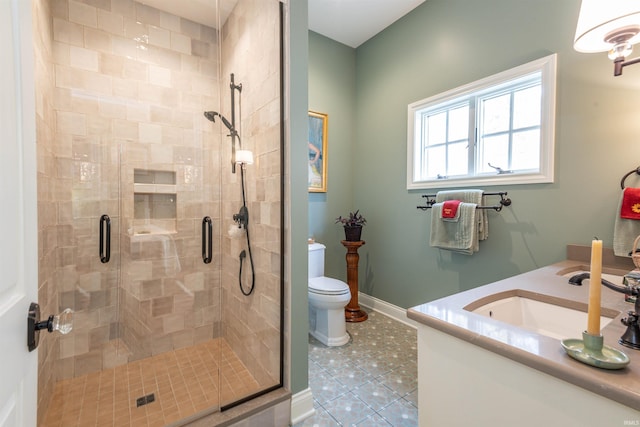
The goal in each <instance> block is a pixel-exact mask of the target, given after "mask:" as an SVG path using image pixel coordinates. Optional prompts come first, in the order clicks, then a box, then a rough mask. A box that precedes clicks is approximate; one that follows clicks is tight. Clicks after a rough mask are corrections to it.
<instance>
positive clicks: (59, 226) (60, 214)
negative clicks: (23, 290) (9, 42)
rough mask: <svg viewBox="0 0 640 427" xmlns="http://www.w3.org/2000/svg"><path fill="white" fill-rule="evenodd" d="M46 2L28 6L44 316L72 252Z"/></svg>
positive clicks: (46, 390) (42, 385)
mask: <svg viewBox="0 0 640 427" xmlns="http://www.w3.org/2000/svg"><path fill="white" fill-rule="evenodd" d="M49 6H50V5H49V2H46V1H37V0H34V1H33V2H32V10H33V32H34V34H33V39H34V59H35V70H34V71H35V88H36V131H37V134H36V143H37V145H36V149H37V156H38V177H37V182H38V302H39V304H40V309H41V313H42V316H48V315H49V313H56V312H57V309H58V287H57V284H58V283H59V281H60V278H61V276H62V275H63V271H64V266H65V265H68V264H69V263H72V262H73V258H74V251H73V250H68V247H69V244H70V241H69V230H70V227H69V222H68V218H69V211H68V207H69V201H70V200H71V192H70V191H68V190H65V189H64V188H63V187H62V186H61V185H59V183H60V182H61V181H63V176H64V168H63V166H64V164H63V163H61V162H58V161H57V160H56V151H57V149H58V148H60V149H61V150H63V149H64V147H58V144H56V139H55V126H56V123H55V121H56V119H55V112H54V107H53V105H52V102H53V98H54V97H53V74H52V73H50V72H49V70H50V69H51V63H52V56H53V47H52V41H51V19H50V15H51V11H50V8H49ZM58 354H59V353H58V336H57V335H54V334H44V333H43V334H41V339H40V344H39V347H38V419H42V417H43V415H44V413H45V412H46V410H47V407H48V405H49V401H50V398H51V395H52V394H53V386H54V384H55V381H56V380H57V376H56V361H57V360H58Z"/></svg>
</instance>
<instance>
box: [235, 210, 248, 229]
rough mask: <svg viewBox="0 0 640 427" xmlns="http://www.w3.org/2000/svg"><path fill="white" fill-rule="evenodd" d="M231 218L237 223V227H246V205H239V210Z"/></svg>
mask: <svg viewBox="0 0 640 427" xmlns="http://www.w3.org/2000/svg"><path fill="white" fill-rule="evenodd" d="M233 220H234V221H235V222H236V224H238V227H242V226H244V227H245V228H246V227H247V225H248V224H249V210H248V209H247V207H246V206H243V207H241V208H240V212H238V213H237V214H234V215H233Z"/></svg>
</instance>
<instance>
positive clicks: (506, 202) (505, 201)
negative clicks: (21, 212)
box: [416, 168, 640, 212]
mask: <svg viewBox="0 0 640 427" xmlns="http://www.w3.org/2000/svg"><path fill="white" fill-rule="evenodd" d="M638 170H640V168H638ZM632 172H635V171H632ZM639 174H640V172H639ZM483 195H484V196H500V200H499V201H498V203H499V204H497V205H493V206H477V207H476V209H493V210H495V211H496V212H500V211H501V210H502V208H503V207H504V206H511V199H510V198H508V197H505V196H506V195H507V192H506V191H500V192H497V193H484V194H483ZM422 197H424V198H425V199H427V201H426V202H425V203H426V206H416V208H418V209H422V210H427V209H431V208H432V207H433V205H434V204H435V203H436V200H435V199H434V197H436V195H435V194H423V195H422Z"/></svg>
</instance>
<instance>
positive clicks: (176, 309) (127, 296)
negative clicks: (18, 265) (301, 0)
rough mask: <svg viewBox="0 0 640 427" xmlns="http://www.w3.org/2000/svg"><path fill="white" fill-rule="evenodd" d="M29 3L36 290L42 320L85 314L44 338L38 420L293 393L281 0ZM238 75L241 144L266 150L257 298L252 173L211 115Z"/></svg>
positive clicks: (259, 164)
mask: <svg viewBox="0 0 640 427" xmlns="http://www.w3.org/2000/svg"><path fill="white" fill-rule="evenodd" d="M207 3H208V4H207ZM32 4H33V17H34V40H35V46H34V50H35V63H36V96H37V99H36V104H37V118H36V123H37V148H38V218H39V220H38V222H39V223H38V230H39V253H38V257H39V295H38V297H39V302H40V305H41V308H42V312H43V315H48V314H51V313H58V312H60V311H62V310H63V309H65V308H71V309H73V310H74V311H75V317H74V325H73V331H72V332H71V333H69V334H68V335H59V334H55V333H54V334H46V336H42V337H41V339H40V347H39V348H38V351H39V367H38V369H39V372H38V388H39V393H38V424H39V425H40V426H49V425H56V426H71V425H118V426H121V425H167V424H171V423H180V422H181V420H184V419H188V418H190V417H193V416H194V415H195V414H199V413H200V414H203V413H207V412H215V411H218V410H220V409H223V410H224V409H225V408H226V407H229V406H233V405H235V404H237V403H238V402H242V401H243V400H246V399H250V398H251V397H252V396H254V395H256V394H260V393H263V392H265V391H267V390H270V389H273V388H277V387H280V386H281V385H282V327H281V325H282V255H283V254H282V214H283V212H282V191H281V188H282V185H281V183H282V160H281V159H282V132H281V115H282V111H281V110H282V109H281V93H282V87H281V48H280V46H281V37H282V36H281V22H280V21H281V17H280V15H281V12H280V2H279V1H277V0H208V2H205V1H202V0H182V1H173V0H168V1H160V0H144V1H140V2H135V1H132V0H33V3H32ZM232 73H233V74H234V76H235V81H236V84H239V83H240V84H241V85H242V91H241V93H237V95H236V96H237V98H236V102H235V104H236V105H235V112H234V114H235V118H236V128H237V131H238V134H239V141H238V143H239V146H238V147H236V148H237V149H240V148H242V149H243V150H251V151H252V152H253V156H254V159H255V161H254V163H253V164H251V165H244V166H240V165H238V168H239V167H243V168H245V169H244V170H243V172H244V176H245V178H246V198H247V208H248V211H249V216H250V222H249V227H250V228H249V230H250V233H251V249H252V254H253V258H254V264H253V270H254V271H253V272H254V273H255V278H256V279H255V290H254V292H253V293H252V294H251V295H249V296H245V295H243V294H242V293H241V291H240V289H239V280H242V281H244V283H248V282H249V281H250V279H249V276H250V275H251V274H252V273H253V272H252V271H251V270H252V269H251V267H250V266H248V265H247V264H246V263H245V265H244V267H243V271H242V276H244V277H241V278H239V277H238V276H239V266H240V259H239V255H240V253H241V252H242V251H243V250H247V249H248V248H247V242H246V239H245V238H244V237H243V234H242V232H240V233H238V232H237V230H232V229H230V228H231V227H237V225H236V223H234V221H233V215H234V214H236V213H237V212H238V209H239V208H240V207H241V205H242V194H241V192H242V190H241V187H240V174H239V173H232V168H231V156H232V153H231V149H232V145H231V140H230V138H229V137H228V129H227V128H226V127H224V126H222V124H221V123H219V122H218V121H216V123H212V122H210V121H209V120H207V119H206V118H205V117H204V115H203V112H205V111H209V110H215V111H217V112H219V113H220V114H222V115H224V116H226V117H230V116H231V113H232V112H231V111H230V109H231V103H230V91H229V84H230V75H231V74H232ZM206 217H209V218H211V221H210V222H208V221H204V222H203V219H204V218H206ZM107 224H110V248H109V251H108V252H109V253H106V252H107V251H106V244H105V242H104V239H106V238H107V237H109V233H107ZM209 227H210V228H209ZM101 228H102V230H103V242H102V243H100V229H101ZM232 231H233V232H232ZM208 233H211V236H212V238H211V243H212V245H211V248H212V250H211V252H210V253H207V254H203V244H202V238H203V234H204V235H205V236H206V237H207V238H208V236H209V234H208ZM205 246H207V245H205ZM205 249H206V250H207V251H208V249H207V248H205ZM203 255H207V256H210V258H211V262H208V263H207V262H204V261H203ZM107 258H108V261H107V260H106V259H107Z"/></svg>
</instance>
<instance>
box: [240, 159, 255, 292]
mask: <svg viewBox="0 0 640 427" xmlns="http://www.w3.org/2000/svg"><path fill="white" fill-rule="evenodd" d="M240 184H241V186H242V209H240V212H244V218H240V221H241V223H244V229H245V235H246V236H247V250H248V251H249V264H250V265H251V287H249V290H248V291H247V290H245V289H244V287H243V286H242V267H243V265H244V260H245V258H246V257H247V253H246V251H245V250H243V251H242V252H240V271H239V273H238V285H239V286H240V292H242V294H243V295H244V296H249V295H251V294H252V293H253V289H254V287H255V284H256V273H255V269H254V265H253V254H252V253H251V238H250V237H249V210H248V209H247V199H246V197H245V183H244V165H240Z"/></svg>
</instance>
